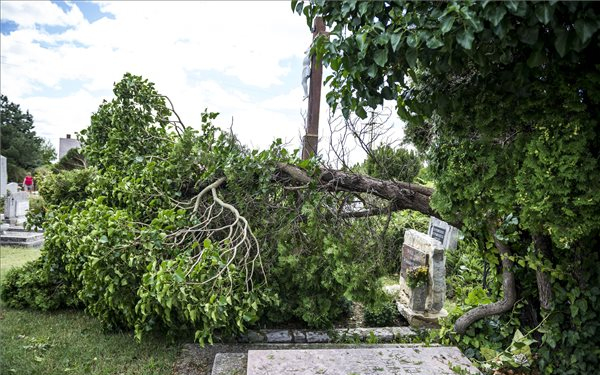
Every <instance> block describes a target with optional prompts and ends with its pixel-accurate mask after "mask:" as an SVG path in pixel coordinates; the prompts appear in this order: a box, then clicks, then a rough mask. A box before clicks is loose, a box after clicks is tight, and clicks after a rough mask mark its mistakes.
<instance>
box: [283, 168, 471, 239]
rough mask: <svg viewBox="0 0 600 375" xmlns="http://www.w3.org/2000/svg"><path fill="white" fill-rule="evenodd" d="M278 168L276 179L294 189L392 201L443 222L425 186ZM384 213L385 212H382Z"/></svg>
mask: <svg viewBox="0 0 600 375" xmlns="http://www.w3.org/2000/svg"><path fill="white" fill-rule="evenodd" d="M277 167H278V171H277V173H276V175H275V176H274V180H275V181H277V182H279V183H283V184H285V185H288V186H292V187H293V188H298V187H299V186H302V185H308V184H310V183H314V184H316V185H317V187H318V188H320V189H322V190H325V191H331V192H335V191H348V192H355V193H367V194H372V195H374V196H376V197H379V198H381V199H385V200H388V201H390V202H393V204H391V207H392V208H393V210H395V211H400V210H406V209H410V210H414V211H418V212H421V213H423V214H425V215H429V216H434V217H437V218H439V219H442V218H441V216H440V214H439V213H438V212H437V211H435V210H433V209H432V208H431V206H430V205H429V201H430V199H431V195H432V194H433V189H431V188H428V187H426V186H423V185H419V184H412V183H407V182H397V181H386V180H380V179H378V178H373V177H369V176H365V175H359V174H354V173H348V172H344V171H339V170H333V169H324V170H322V171H321V172H320V174H319V175H317V176H309V175H308V173H307V172H306V171H305V170H304V169H302V168H300V167H297V166H295V165H291V164H284V163H279V164H278V165H277ZM359 212H360V211H359ZM382 212H384V211H383V210H382ZM375 213H376V211H372V212H371V211H365V212H364V213H360V214H359V213H357V214H356V217H363V216H369V214H375ZM442 220H443V219H442ZM451 224H452V225H454V226H455V227H461V225H460V224H457V223H451Z"/></svg>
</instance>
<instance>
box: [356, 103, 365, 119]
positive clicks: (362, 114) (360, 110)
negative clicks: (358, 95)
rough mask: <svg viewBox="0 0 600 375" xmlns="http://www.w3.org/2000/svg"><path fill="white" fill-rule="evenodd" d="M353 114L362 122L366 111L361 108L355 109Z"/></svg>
mask: <svg viewBox="0 0 600 375" xmlns="http://www.w3.org/2000/svg"><path fill="white" fill-rule="evenodd" d="M355 112H356V115H357V116H358V117H360V118H361V119H363V120H364V119H366V118H367V111H365V109H364V108H363V107H361V106H359V107H357V108H356V111H355Z"/></svg>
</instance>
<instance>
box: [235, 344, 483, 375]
mask: <svg viewBox="0 0 600 375" xmlns="http://www.w3.org/2000/svg"><path fill="white" fill-rule="evenodd" d="M458 369H460V371H461V372H460V373H461V374H480V372H479V371H478V370H477V369H476V368H474V367H473V365H472V364H471V363H470V362H469V360H468V359H467V358H466V357H465V356H464V355H463V354H462V353H461V352H460V350H458V349H457V348H451V347H422V346H413V347H385V348H381V347H379V348H375V347H374V348H340V349H296V350H249V351H248V369H247V372H246V374H247V375H273V374H277V375H287V374H289V375H292V374H293V375H315V374H326V375H351V374H357V375H358V374H360V375H372V374H377V375H409V374H420V375H456V373H457V372H456V370H458Z"/></svg>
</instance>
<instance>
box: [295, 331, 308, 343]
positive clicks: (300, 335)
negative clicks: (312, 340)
mask: <svg viewBox="0 0 600 375" xmlns="http://www.w3.org/2000/svg"><path fill="white" fill-rule="evenodd" d="M292 336H293V337H294V342H295V343H304V342H306V334H305V333H304V332H302V331H299V330H297V329H294V330H292Z"/></svg>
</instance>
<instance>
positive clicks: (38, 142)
mask: <svg viewBox="0 0 600 375" xmlns="http://www.w3.org/2000/svg"><path fill="white" fill-rule="evenodd" d="M33 127H34V126H33V116H32V115H31V114H30V113H29V111H26V112H23V110H21V107H20V106H19V105H18V104H15V103H12V102H9V100H8V98H7V97H6V96H5V95H0V134H1V135H2V136H1V137H0V153H1V154H2V156H5V157H6V159H7V160H6V164H7V178H8V181H9V182H11V181H14V182H18V183H21V182H22V181H23V179H24V178H25V175H26V174H27V173H33V169H34V168H36V167H39V166H41V165H44V164H49V163H50V162H51V161H52V160H53V159H54V158H55V157H56V151H55V150H54V148H53V147H52V145H51V144H50V143H49V142H48V141H47V140H44V139H43V138H41V137H39V136H38V135H37V134H36V132H35V131H34V130H33Z"/></svg>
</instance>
